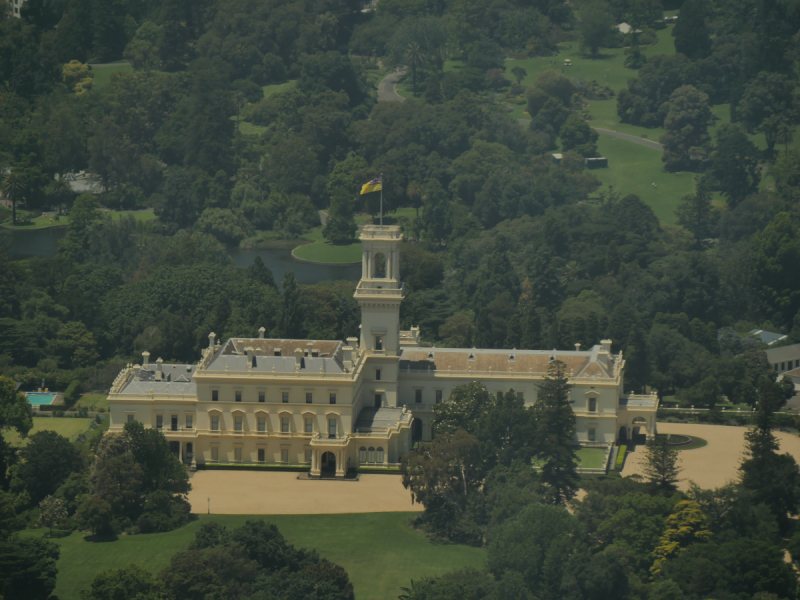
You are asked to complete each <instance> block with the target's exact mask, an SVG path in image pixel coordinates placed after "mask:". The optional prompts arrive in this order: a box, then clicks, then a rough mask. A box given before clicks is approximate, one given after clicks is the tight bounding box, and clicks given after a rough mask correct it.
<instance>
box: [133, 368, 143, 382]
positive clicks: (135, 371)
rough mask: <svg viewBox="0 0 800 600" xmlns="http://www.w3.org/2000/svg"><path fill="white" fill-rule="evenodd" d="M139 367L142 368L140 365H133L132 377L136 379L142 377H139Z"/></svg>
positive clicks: (140, 371)
mask: <svg viewBox="0 0 800 600" xmlns="http://www.w3.org/2000/svg"><path fill="white" fill-rule="evenodd" d="M141 369H142V367H140V366H139V365H133V378H134V379H138V380H140V381H141V379H142V378H141V373H142V370H141Z"/></svg>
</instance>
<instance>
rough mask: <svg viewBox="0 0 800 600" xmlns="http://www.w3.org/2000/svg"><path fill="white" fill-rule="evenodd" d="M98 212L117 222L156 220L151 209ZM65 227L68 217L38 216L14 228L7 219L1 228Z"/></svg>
mask: <svg viewBox="0 0 800 600" xmlns="http://www.w3.org/2000/svg"><path fill="white" fill-rule="evenodd" d="M98 212H99V213H100V214H101V215H102V216H103V218H105V217H107V216H109V215H111V220H112V221H117V220H119V219H121V218H122V217H127V216H128V215H133V218H134V219H136V221H138V222H145V221H153V220H155V219H157V218H158V217H156V215H155V213H154V212H153V210H152V209H147V210H133V211H127V210H101V211H98ZM65 225H69V216H64V215H62V216H61V217H59V219H58V221H56V220H55V218H54V217H52V216H49V217H45V216H39V217H36V218H35V219H31V224H30V225H17V226H15V227H11V219H10V217H9V220H8V221H7V222H6V223H4V224H3V227H6V228H8V229H46V228H48V227H64V226H65Z"/></svg>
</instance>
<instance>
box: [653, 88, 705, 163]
mask: <svg viewBox="0 0 800 600" xmlns="http://www.w3.org/2000/svg"><path fill="white" fill-rule="evenodd" d="M666 108H667V116H666V118H665V119H664V129H666V130H667V132H666V133H665V134H664V135H662V136H661V139H660V140H659V141H660V142H661V143H662V144H664V155H663V156H662V157H661V160H662V161H664V166H665V167H666V169H667V170H669V171H679V170H687V169H698V168H700V167H701V166H702V165H703V163H704V161H705V160H706V155H707V152H708V147H709V144H710V141H711V140H710V138H709V136H708V126H709V125H711V122H712V117H711V108H710V107H709V105H708V95H706V94H704V93H703V92H701V91H699V90H698V89H697V88H695V87H694V86H691V85H685V86H683V87H679V88H678V89H676V90H675V91H674V92H672V94H671V95H670V97H669V101H668V102H667V106H666Z"/></svg>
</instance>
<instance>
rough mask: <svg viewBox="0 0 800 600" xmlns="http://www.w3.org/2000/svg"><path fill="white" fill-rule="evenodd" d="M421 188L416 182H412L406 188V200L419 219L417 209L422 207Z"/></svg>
mask: <svg viewBox="0 0 800 600" xmlns="http://www.w3.org/2000/svg"><path fill="white" fill-rule="evenodd" d="M422 194H423V191H422V186H421V185H420V184H419V182H417V181H412V182H411V183H409V184H408V187H407V188H406V198H408V201H409V202H410V203H411V206H413V207H414V208H416V209H417V217H419V209H420V207H421V206H422Z"/></svg>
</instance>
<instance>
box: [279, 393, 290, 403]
mask: <svg viewBox="0 0 800 600" xmlns="http://www.w3.org/2000/svg"><path fill="white" fill-rule="evenodd" d="M281 402H283V403H284V404H288V403H289V392H281Z"/></svg>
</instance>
